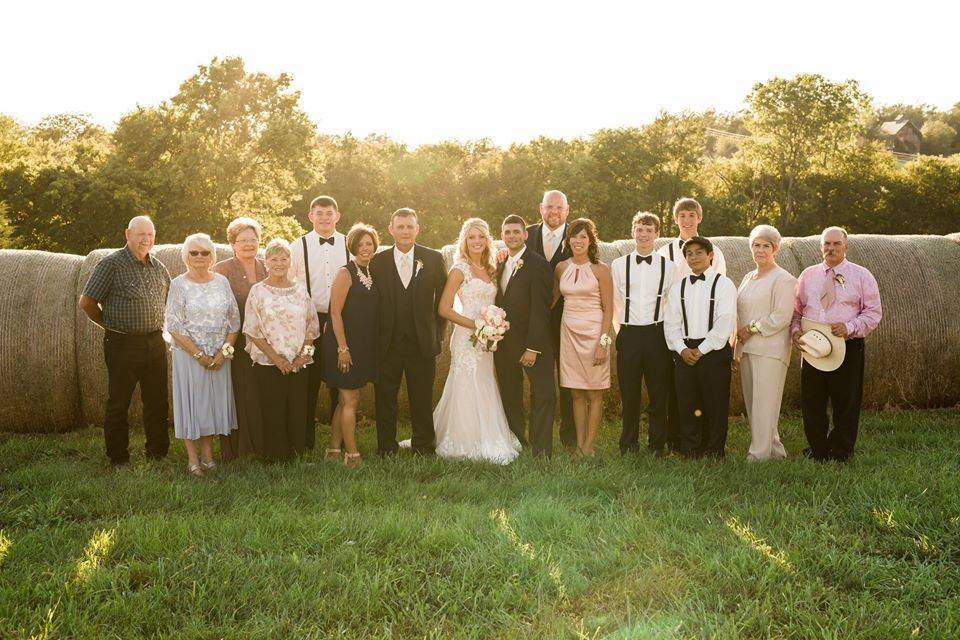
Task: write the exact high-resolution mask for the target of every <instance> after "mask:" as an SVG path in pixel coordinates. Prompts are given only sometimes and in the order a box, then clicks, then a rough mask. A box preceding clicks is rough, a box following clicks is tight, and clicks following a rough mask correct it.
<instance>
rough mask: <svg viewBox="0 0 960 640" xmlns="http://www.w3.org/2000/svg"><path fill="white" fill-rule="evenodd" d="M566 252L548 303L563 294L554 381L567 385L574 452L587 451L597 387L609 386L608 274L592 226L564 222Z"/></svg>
mask: <svg viewBox="0 0 960 640" xmlns="http://www.w3.org/2000/svg"><path fill="white" fill-rule="evenodd" d="M565 242H566V243H567V247H568V248H569V250H570V253H571V257H570V258H568V259H566V260H564V261H563V262H561V263H560V264H558V265H557V269H556V271H555V273H554V303H556V301H557V300H558V299H559V297H560V296H561V295H562V296H563V317H562V319H561V323H560V386H561V387H566V388H568V389H570V390H571V394H572V396H573V421H574V425H575V426H576V429H577V448H578V454H577V455H586V456H592V455H593V454H594V442H595V441H596V438H597V430H598V429H599V428H600V418H601V415H602V413H603V390H604V389H609V388H610V345H611V344H612V342H613V340H612V335H611V334H612V333H613V326H612V323H613V278H612V276H611V274H610V268H609V267H608V266H607V265H605V264H603V263H601V262H600V259H599V257H598V255H599V250H600V247H599V240H598V239H597V228H596V226H595V225H594V224H593V221H592V220H589V219H587V218H580V219H578V220H574V221H573V222H572V223H570V224H569V225H567V237H566V239H565Z"/></svg>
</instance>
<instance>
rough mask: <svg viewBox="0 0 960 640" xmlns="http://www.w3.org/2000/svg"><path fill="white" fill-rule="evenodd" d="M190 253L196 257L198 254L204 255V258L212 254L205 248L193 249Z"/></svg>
mask: <svg viewBox="0 0 960 640" xmlns="http://www.w3.org/2000/svg"><path fill="white" fill-rule="evenodd" d="M190 255H191V256H193V257H194V258H196V257H197V256H203V257H204V258H206V257H207V256H209V255H210V252H209V251H207V250H206V249H204V250H203V251H191V252H190Z"/></svg>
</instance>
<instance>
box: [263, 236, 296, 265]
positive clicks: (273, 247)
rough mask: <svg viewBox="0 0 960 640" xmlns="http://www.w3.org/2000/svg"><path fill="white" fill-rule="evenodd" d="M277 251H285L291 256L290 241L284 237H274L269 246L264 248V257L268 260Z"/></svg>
mask: <svg viewBox="0 0 960 640" xmlns="http://www.w3.org/2000/svg"><path fill="white" fill-rule="evenodd" d="M275 253H285V254H287V257H288V258H289V257H290V243H289V242H287V241H286V240H284V239H283V238H274V239H273V240H271V241H270V242H268V243H267V248H266V249H264V250H263V259H264V260H266V259H267V258H269V257H270V256H272V255H273V254H275Z"/></svg>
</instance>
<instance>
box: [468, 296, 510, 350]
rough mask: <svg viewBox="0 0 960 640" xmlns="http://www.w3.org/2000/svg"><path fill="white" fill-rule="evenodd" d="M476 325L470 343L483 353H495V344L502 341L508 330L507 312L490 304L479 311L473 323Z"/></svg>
mask: <svg viewBox="0 0 960 640" xmlns="http://www.w3.org/2000/svg"><path fill="white" fill-rule="evenodd" d="M474 324H476V325H477V328H476V330H475V331H474V332H473V335H471V336H470V342H471V343H472V344H473V346H475V347H477V348H478V349H483V350H484V351H496V350H497V343H498V342H500V341H501V340H503V334H505V333H506V332H507V329H509V328H510V323H509V322H507V312H506V311H504V310H503V309H501V308H500V307H495V306H493V305H492V304H491V305H490V306H488V307H484V308H482V309H480V315H479V316H477V319H476V320H475V321H474Z"/></svg>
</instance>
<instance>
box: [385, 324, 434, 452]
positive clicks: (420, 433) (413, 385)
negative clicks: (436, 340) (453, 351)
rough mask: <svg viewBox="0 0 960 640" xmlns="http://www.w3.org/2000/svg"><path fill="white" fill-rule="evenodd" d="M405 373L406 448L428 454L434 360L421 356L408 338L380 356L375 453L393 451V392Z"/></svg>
mask: <svg viewBox="0 0 960 640" xmlns="http://www.w3.org/2000/svg"><path fill="white" fill-rule="evenodd" d="M404 375H406V376H407V398H408V399H409V401H410V422H411V423H412V426H413V437H412V439H411V442H410V448H411V449H412V450H413V451H414V452H415V453H432V452H433V448H434V439H435V436H436V434H435V432H434V429H433V382H434V379H435V378H436V375H437V360H436V358H434V357H433V356H424V355H422V354H421V353H420V348H419V346H418V345H416V344H415V343H414V342H413V341H412V340H411V341H402V342H394V343H393V344H391V345H390V348H389V349H388V350H387V353H386V354H385V355H383V356H381V358H380V371H379V376H378V379H377V382H376V383H375V384H374V393H375V396H376V411H377V452H378V453H379V454H380V455H386V454H391V453H395V452H396V451H397V449H398V445H397V416H398V415H399V407H398V404H397V394H399V393H400V383H401V381H402V380H403V376H404Z"/></svg>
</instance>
